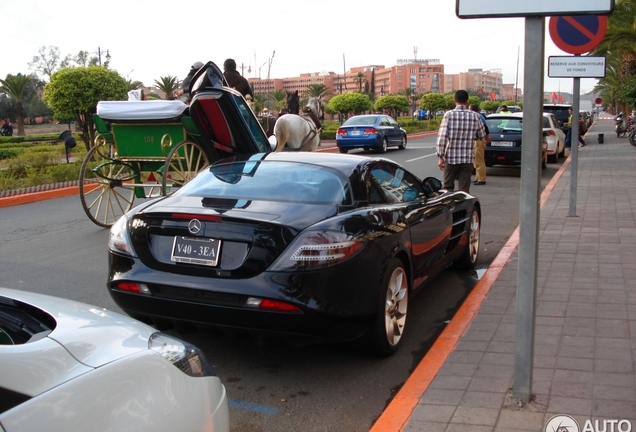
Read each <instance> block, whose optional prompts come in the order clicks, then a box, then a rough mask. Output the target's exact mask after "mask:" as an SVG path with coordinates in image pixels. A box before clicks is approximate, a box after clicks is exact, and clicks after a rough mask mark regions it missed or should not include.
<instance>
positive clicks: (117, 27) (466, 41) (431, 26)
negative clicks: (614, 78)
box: [0, 0, 596, 94]
mask: <svg viewBox="0 0 636 432" xmlns="http://www.w3.org/2000/svg"><path fill="white" fill-rule="evenodd" d="M455 8H456V0H420V1H419V2H415V1H405V0H392V1H389V2H385V1H360V0H273V1H269V2H267V1H261V0H259V1H256V0H243V1H229V2H228V1H225V2H219V1H210V0H188V1H187V2H183V3H181V2H175V1H166V0H154V1H150V0H109V1H108V2H94V1H79V0H59V1H55V2H53V1H50V0H22V1H21V2H20V3H19V7H18V6H16V7H12V8H10V9H9V10H8V11H7V8H4V13H3V18H4V19H3V23H2V26H0V40H2V41H3V43H4V48H5V49H4V50H3V51H4V55H3V57H2V59H1V60H0V77H2V78H4V77H6V75H7V74H14V75H15V74H17V73H23V74H26V73H31V72H32V71H31V70H30V69H29V63H30V62H31V61H32V59H33V57H34V56H36V55H38V52H39V50H40V48H41V47H43V46H46V47H47V48H48V47H57V48H58V49H59V50H60V53H61V54H62V56H66V55H67V54H70V55H73V56H74V55H76V54H77V53H78V52H80V51H89V53H90V55H91V56H96V55H97V54H96V53H97V51H98V50H100V51H101V52H102V61H105V53H106V51H108V53H109V54H110V55H111V60H110V68H111V69H114V70H116V71H117V72H119V74H120V75H121V76H123V77H124V78H126V79H131V80H137V81H141V82H143V83H144V85H146V86H150V85H153V84H154V81H155V80H158V79H159V77H164V76H176V77H178V78H179V79H183V78H185V76H186V74H187V72H188V70H189V68H190V65H191V64H192V63H194V62H196V61H201V62H203V63H205V62H207V61H213V62H215V63H216V64H217V65H219V66H220V67H222V64H223V61H224V60H225V59H226V58H233V59H235V60H236V63H237V65H238V68H239V71H241V66H243V75H244V76H246V77H248V78H249V77H259V76H260V77H261V78H267V75H268V73H269V76H270V77H271V78H285V77H295V76H299V75H300V74H301V73H307V72H311V73H314V72H317V73H321V72H330V71H332V72H335V73H342V72H343V71H344V70H348V69H350V68H352V67H357V66H367V65H384V66H387V67H389V66H394V65H396V63H397V60H398V59H413V58H417V59H438V60H439V61H440V63H442V64H443V65H444V71H445V73H460V72H467V71H468V69H475V68H477V69H483V70H500V71H501V72H502V73H503V82H504V84H515V83H517V84H518V86H519V88H521V89H522V90H523V72H524V32H525V31H524V26H525V19H524V18H490V19H459V18H457V16H456V13H455ZM547 28H548V19H546V37H545V57H546V60H545V66H544V69H545V79H544V88H545V91H549V92H552V91H555V92H559V91H561V92H568V93H571V92H572V85H573V79H571V78H561V79H555V78H548V77H547V58H548V56H565V55H569V54H567V53H564V52H563V51H561V50H560V49H559V48H557V47H556V46H555V45H554V43H553V42H552V40H551V38H550V35H549V33H548V31H547ZM595 84H596V80H595V79H581V93H582V94H584V93H587V92H590V91H591V90H592V88H593V87H594V85H595Z"/></svg>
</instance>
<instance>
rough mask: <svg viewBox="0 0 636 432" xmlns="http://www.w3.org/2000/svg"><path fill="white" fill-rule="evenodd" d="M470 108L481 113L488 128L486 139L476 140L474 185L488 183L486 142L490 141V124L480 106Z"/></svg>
mask: <svg viewBox="0 0 636 432" xmlns="http://www.w3.org/2000/svg"><path fill="white" fill-rule="evenodd" d="M470 110H471V111H473V112H476V113H477V114H479V118H480V119H481V122H482V123H483V124H484V129H485V130H486V139H483V140H480V139H476V140H475V164H474V166H475V182H474V183H473V184H474V185H485V184H486V161H485V159H484V156H485V153H486V143H489V142H490V132H489V131H488V125H487V124H486V117H485V116H484V115H483V114H482V113H480V112H479V107H478V106H477V105H475V104H472V105H470Z"/></svg>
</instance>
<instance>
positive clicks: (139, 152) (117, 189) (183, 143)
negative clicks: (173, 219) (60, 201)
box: [80, 62, 271, 227]
mask: <svg viewBox="0 0 636 432" xmlns="http://www.w3.org/2000/svg"><path fill="white" fill-rule="evenodd" d="M222 76H223V75H222V73H221V72H220V70H219V69H218V67H217V66H216V65H214V64H213V63H211V62H208V64H206V65H205V66H204V67H203V68H201V69H200V70H199V72H198V73H197V74H195V77H194V78H193V80H192V84H191V87H190V94H191V102H190V105H185V104H183V103H182V102H180V101H138V102H125V101H112V102H100V104H98V107H97V108H98V109H97V114H94V115H93V120H94V123H95V128H96V131H97V136H96V139H95V146H94V147H93V149H91V151H90V152H89V153H88V154H87V155H86V158H85V160H84V163H83V164H82V169H81V172H80V195H81V197H82V205H83V207H84V210H85V211H86V213H87V215H88V216H89V218H90V219H91V220H93V222H95V223H96V224H98V225H100V226H104V227H108V226H111V225H112V224H113V223H114V222H115V221H116V220H117V218H118V215H119V216H120V215H121V214H123V213H125V212H126V211H127V210H128V209H130V208H131V207H132V201H133V199H134V197H137V198H145V197H151V196H160V195H166V194H168V193H170V192H171V191H173V190H174V186H175V185H176V186H177V187H179V186H182V185H183V184H185V183H186V182H187V181H189V180H190V179H191V178H192V177H193V176H194V175H196V174H197V173H198V172H199V171H201V170H202V169H204V168H205V167H206V166H207V165H209V164H210V163H213V162H215V161H217V160H219V159H222V158H225V157H229V156H233V155H237V154H255V153H263V152H268V151H271V146H270V144H269V141H268V139H267V136H266V135H265V132H264V131H263V129H262V127H261V126H260V124H259V122H258V120H257V118H256V116H255V115H254V113H253V112H252V111H251V109H250V108H249V105H247V102H246V101H245V99H244V98H243V97H242V96H241V94H240V93H238V92H236V91H235V90H233V89H230V88H227V87H225V86H224V85H223V78H222ZM155 107H156V108H158V109H157V110H155ZM163 107H165V109H166V110H165V111H161V109H163ZM100 109H101V111H100ZM91 195H93V196H91ZM104 201H105V202H104Z"/></svg>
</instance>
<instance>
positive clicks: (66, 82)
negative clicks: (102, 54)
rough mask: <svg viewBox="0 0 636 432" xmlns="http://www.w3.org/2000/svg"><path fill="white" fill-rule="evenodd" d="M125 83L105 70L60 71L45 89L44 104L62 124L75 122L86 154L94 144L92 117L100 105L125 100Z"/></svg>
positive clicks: (101, 67)
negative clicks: (67, 120)
mask: <svg viewBox="0 0 636 432" xmlns="http://www.w3.org/2000/svg"><path fill="white" fill-rule="evenodd" d="M127 92H128V87H127V84H126V80H125V79H124V78H122V77H121V76H120V75H119V74H118V73H117V72H115V71H111V70H109V69H108V68H106V67H105V66H88V67H85V68H83V67H74V68H63V69H60V70H59V71H57V72H55V73H54V74H53V76H51V82H49V83H48V84H47V85H46V87H45V88H44V101H45V102H46V103H47V104H48V105H49V106H50V107H51V108H52V109H53V112H54V113H55V117H56V118H58V119H60V120H62V119H64V120H66V119H68V118H74V119H75V121H76V122H77V125H78V127H79V128H80V130H81V131H82V140H83V141H84V144H85V145H86V150H90V148H91V144H92V143H93V142H94V140H95V124H94V122H93V114H95V113H96V112H97V103H98V102H99V101H109V100H126V98H127Z"/></svg>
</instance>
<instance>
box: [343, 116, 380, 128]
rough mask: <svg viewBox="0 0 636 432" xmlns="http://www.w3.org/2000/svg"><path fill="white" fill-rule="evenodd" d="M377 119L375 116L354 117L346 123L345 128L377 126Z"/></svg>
mask: <svg viewBox="0 0 636 432" xmlns="http://www.w3.org/2000/svg"><path fill="white" fill-rule="evenodd" d="M376 119H377V117H375V116H359V117H352V118H350V119H349V120H347V121H346V122H344V124H343V126H357V125H372V124H375V121H376Z"/></svg>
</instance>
